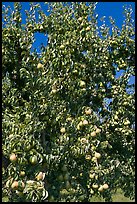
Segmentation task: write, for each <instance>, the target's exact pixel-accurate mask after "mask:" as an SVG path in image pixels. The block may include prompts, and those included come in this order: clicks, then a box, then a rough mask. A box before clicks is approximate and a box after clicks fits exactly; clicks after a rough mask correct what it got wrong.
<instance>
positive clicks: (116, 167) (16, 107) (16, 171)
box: [2, 2, 135, 202]
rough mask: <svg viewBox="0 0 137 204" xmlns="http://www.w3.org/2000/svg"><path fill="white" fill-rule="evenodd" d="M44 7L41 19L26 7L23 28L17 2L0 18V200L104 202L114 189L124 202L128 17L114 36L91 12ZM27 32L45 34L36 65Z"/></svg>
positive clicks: (127, 186) (129, 140) (130, 141)
mask: <svg viewBox="0 0 137 204" xmlns="http://www.w3.org/2000/svg"><path fill="white" fill-rule="evenodd" d="M48 5H49V11H50V15H49V16H46V15H45V14H44V12H43V11H42V9H41V8H40V6H39V4H34V3H31V7H30V10H29V11H26V14H27V19H26V24H25V25H22V18H21V5H20V3H15V5H14V11H11V12H10V13H8V12H9V11H10V10H9V9H8V8H7V9H5V10H4V13H3V18H4V19H5V24H4V25H3V28H2V66H3V69H2V82H3V83H2V92H3V103H2V108H3V111H2V120H3V122H2V125H3V138H2V139H3V141H2V142H3V143H2V148H3V158H4V160H3V162H4V165H3V166H4V167H3V196H8V201H16V200H17V201H32V202H35V201H42V200H45V199H47V200H48V201H57V202H60V201H75V202H76V201H84V202H86V201H90V199H91V198H92V196H93V195H100V196H102V197H103V198H105V200H106V201H111V196H112V193H113V191H114V189H117V188H119V187H120V188H122V189H123V190H124V192H125V195H126V196H127V197H130V198H132V199H133V198H134V190H135V189H134V179H135V163H134V162H135V161H134V159H135V152H134V147H135V141H134V132H135V130H134V128H133V125H134V121H135V119H134V112H135V105H134V103H135V99H134V85H129V84H128V80H129V78H130V77H131V76H134V64H135V63H134V54H135V42H134V26H133V22H132V19H131V13H132V9H130V8H129V9H125V22H124V23H123V26H122V29H119V28H118V27H117V26H116V25H115V22H114V20H113V19H112V18H110V22H111V25H112V26H111V27H108V26H107V25H106V24H105V21H104V19H102V21H103V22H102V26H100V27H98V26H97V22H98V15H96V14H95V11H94V10H95V5H96V4H95V3H88V4H87V3H85V2H80V3H79V2H75V3H74V2H71V3H70V2H69V3H62V2H56V3H53V2H52V3H48ZM37 14H39V19H38V21H37V20H36V15H37ZM36 32H40V33H44V34H48V45H47V46H46V47H44V46H43V47H42V49H41V55H40V56H39V55H38V53H37V52H36V51H34V52H32V51H31V47H32V44H33V42H34V41H35V38H34V33H36ZM118 70H123V75H121V76H120V77H119V78H116V72H117V71H118ZM6 158H7V160H8V159H9V161H8V164H6V163H7V162H6V163H5V159H6ZM7 165H8V167H7Z"/></svg>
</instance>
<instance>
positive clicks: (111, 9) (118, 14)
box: [2, 2, 135, 83]
mask: <svg viewBox="0 0 137 204" xmlns="http://www.w3.org/2000/svg"><path fill="white" fill-rule="evenodd" d="M35 3H40V5H41V7H42V10H44V11H45V13H46V14H47V6H46V5H45V4H44V2H35ZM13 4H14V2H2V5H5V6H8V5H9V6H11V8H12V9H13ZM21 4H22V20H23V22H22V23H23V24H25V16H26V15H25V10H29V2H21ZM124 5H127V6H129V5H131V6H132V9H133V15H132V17H133V19H134V20H135V2H98V3H97V5H96V10H95V11H96V13H97V14H98V17H99V19H100V18H101V17H102V16H106V18H105V19H106V23H107V24H108V25H109V16H112V18H113V19H115V22H116V25H117V26H118V27H119V28H121V25H122V23H123V20H124V17H123V6H124ZM98 23H99V25H101V24H100V23H101V21H99V22H98ZM35 38H36V41H35V43H34V44H33V48H36V49H37V51H38V52H40V45H41V43H43V44H44V45H46V44H47V38H46V37H45V36H44V34H39V33H35ZM120 74H121V72H118V73H117V77H118V76H119V75H120ZM134 80H135V78H134V77H132V78H131V79H130V83H132V82H134Z"/></svg>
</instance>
